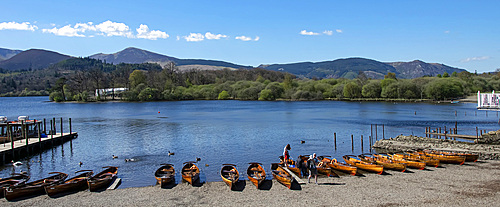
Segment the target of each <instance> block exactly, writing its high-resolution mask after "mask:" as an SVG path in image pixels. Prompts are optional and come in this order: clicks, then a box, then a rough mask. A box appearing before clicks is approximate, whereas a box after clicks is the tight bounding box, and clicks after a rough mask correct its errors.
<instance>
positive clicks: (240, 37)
mask: <svg viewBox="0 0 500 207" xmlns="http://www.w3.org/2000/svg"><path fill="white" fill-rule="evenodd" d="M235 39H237V40H241V41H252V40H253V41H259V40H260V37H259V36H256V37H255V39H252V38H251V37H247V36H244V35H242V36H237V37H235Z"/></svg>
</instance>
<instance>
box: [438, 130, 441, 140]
mask: <svg viewBox="0 0 500 207" xmlns="http://www.w3.org/2000/svg"><path fill="white" fill-rule="evenodd" d="M439 134H441V127H439ZM438 139H441V135H439V136H438Z"/></svg>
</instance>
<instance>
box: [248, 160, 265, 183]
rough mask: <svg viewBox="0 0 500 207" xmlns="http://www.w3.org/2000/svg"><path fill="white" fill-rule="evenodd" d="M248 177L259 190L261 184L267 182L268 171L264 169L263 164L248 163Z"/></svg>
mask: <svg viewBox="0 0 500 207" xmlns="http://www.w3.org/2000/svg"><path fill="white" fill-rule="evenodd" d="M248 164H250V166H248V169H247V176H248V180H250V182H252V183H253V184H254V185H255V187H257V189H259V186H260V184H261V183H262V182H263V181H264V180H266V171H265V170H264V168H263V167H262V164H261V163H257V162H251V163H248Z"/></svg>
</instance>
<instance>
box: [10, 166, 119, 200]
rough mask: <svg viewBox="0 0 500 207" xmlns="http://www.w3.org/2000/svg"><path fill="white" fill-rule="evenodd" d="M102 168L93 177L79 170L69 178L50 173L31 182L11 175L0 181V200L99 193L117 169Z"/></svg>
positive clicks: (17, 175) (23, 176) (88, 172)
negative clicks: (76, 193) (90, 192)
mask: <svg viewBox="0 0 500 207" xmlns="http://www.w3.org/2000/svg"><path fill="white" fill-rule="evenodd" d="M104 168H105V169H104V170H103V171H101V172H100V173H98V174H96V175H93V174H94V173H93V171H92V170H80V171H77V172H75V174H77V175H76V176H74V177H71V178H68V174H66V173H62V172H51V173H49V174H50V176H49V177H46V178H43V179H40V180H36V181H33V182H28V181H29V179H30V176H28V175H26V174H12V176H11V177H8V178H3V179H0V190H1V192H0V198H1V197H5V198H6V199H7V200H9V201H12V200H17V199H21V198H27V197H34V196H38V195H43V194H47V195H48V196H50V197H58V196H61V195H65V194H70V193H74V192H78V191H82V190H87V189H89V190H90V191H100V190H102V189H105V188H107V187H108V186H109V185H110V184H111V182H112V181H113V179H114V178H115V176H116V174H117V173H118V168H117V167H111V166H107V167H104ZM67 178H68V179H67Z"/></svg>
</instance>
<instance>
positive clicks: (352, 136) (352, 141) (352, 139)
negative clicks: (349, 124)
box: [351, 134, 354, 151]
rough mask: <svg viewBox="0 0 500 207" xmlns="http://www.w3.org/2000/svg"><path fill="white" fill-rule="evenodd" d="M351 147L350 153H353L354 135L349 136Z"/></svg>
mask: <svg viewBox="0 0 500 207" xmlns="http://www.w3.org/2000/svg"><path fill="white" fill-rule="evenodd" d="M351 146H352V151H354V135H352V134H351Z"/></svg>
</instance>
